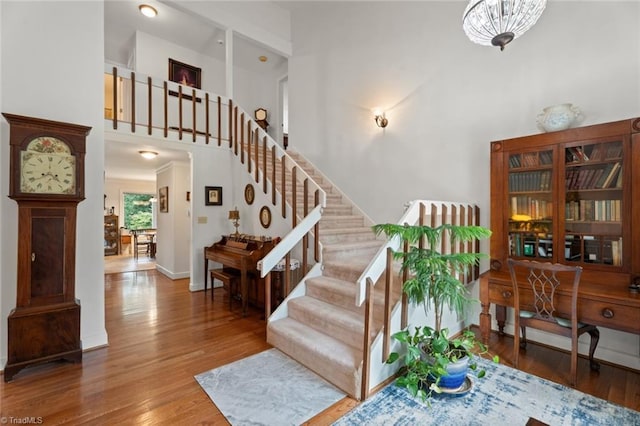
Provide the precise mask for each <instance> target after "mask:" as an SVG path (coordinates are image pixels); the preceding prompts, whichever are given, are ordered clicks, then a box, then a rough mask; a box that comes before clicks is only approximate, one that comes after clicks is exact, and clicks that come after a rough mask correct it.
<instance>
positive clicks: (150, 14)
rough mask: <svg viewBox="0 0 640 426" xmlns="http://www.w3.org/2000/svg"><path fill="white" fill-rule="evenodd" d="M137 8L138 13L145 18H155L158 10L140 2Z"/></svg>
mask: <svg viewBox="0 0 640 426" xmlns="http://www.w3.org/2000/svg"><path fill="white" fill-rule="evenodd" d="M138 9H139V10H140V13H142V14H143V15H144V16H146V17H147V18H155V17H156V15H157V14H158V11H157V10H156V9H155V8H154V7H151V6H149V5H148V4H141V5H140V6H138Z"/></svg>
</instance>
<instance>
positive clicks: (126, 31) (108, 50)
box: [104, 0, 286, 181]
mask: <svg viewBox="0 0 640 426" xmlns="http://www.w3.org/2000/svg"><path fill="white" fill-rule="evenodd" d="M142 3H145V4H149V5H151V6H153V7H154V8H156V10H157V11H158V16H156V17H155V18H153V19H149V18H146V17H145V16H143V15H142V14H141V13H140V12H139V10H138V5H139V4H142ZM136 31H142V32H145V33H147V34H149V35H152V36H154V37H157V38H161V39H163V40H167V41H170V42H172V43H174V44H177V45H179V46H183V47H185V48H188V49H190V50H193V51H196V52H198V53H201V54H203V55H207V56H210V57H213V58H215V59H218V60H220V61H224V60H225V46H224V42H225V30H224V29H222V28H219V27H216V26H215V25H214V24H213V23H212V22H210V21H206V20H204V19H202V18H201V17H198V16H193V15H190V14H187V13H183V12H181V11H179V10H177V9H173V8H171V7H170V6H169V5H167V4H165V3H161V2H159V1H156V0H144V1H143V0H140V1H120V0H108V1H105V2H104V39H105V46H104V54H105V61H107V62H112V63H117V64H122V65H123V66H124V65H126V64H127V63H128V61H129V56H130V54H131V51H132V47H133V41H134V37H135V32H136ZM233 49H234V51H233V58H234V65H235V66H238V67H242V68H245V69H248V70H252V71H256V72H258V71H264V68H265V66H268V67H271V68H277V67H279V66H280V65H281V64H282V63H283V62H286V58H284V57H282V56H281V55H278V54H276V53H275V52H273V51H271V50H269V49H267V48H266V47H264V46H261V45H260V44H259V43H257V42H253V41H251V40H248V39H245V38H243V37H240V36H237V35H235V36H234V40H233ZM263 55H264V56H267V58H268V61H267V62H266V63H263V62H260V61H259V59H258V58H259V57H260V56H263ZM149 148H150V150H152V151H156V152H158V154H159V155H158V156H157V157H156V158H155V159H154V160H145V159H144V158H142V157H141V156H140V155H139V154H138V151H139V150H141V149H144V148H141V146H140V145H133V144H131V143H128V142H117V141H113V140H109V139H107V140H105V177H106V178H110V179H126V180H146V181H155V179H156V170H157V169H158V168H159V167H161V166H162V165H164V164H166V163H168V162H170V161H180V162H188V161H189V158H188V155H187V153H186V152H185V151H178V150H171V149H166V148H164V147H163V148H162V149H158V148H153V147H149Z"/></svg>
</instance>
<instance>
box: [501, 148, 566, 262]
mask: <svg viewBox="0 0 640 426" xmlns="http://www.w3.org/2000/svg"><path fill="white" fill-rule="evenodd" d="M552 167H553V151H552V150H550V149H549V150H544V151H535V152H522V153H517V154H509V165H508V169H509V172H508V174H509V176H508V179H509V181H508V199H507V202H508V203H509V206H508V211H509V223H508V238H509V241H508V244H509V245H508V247H509V256H510V257H523V258H537V259H538V260H547V261H549V260H551V258H552V257H553V214H554V211H553V209H554V206H553V201H552V200H553V198H552V194H553V185H552V182H553V169H552Z"/></svg>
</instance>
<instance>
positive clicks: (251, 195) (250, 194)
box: [244, 183, 256, 204]
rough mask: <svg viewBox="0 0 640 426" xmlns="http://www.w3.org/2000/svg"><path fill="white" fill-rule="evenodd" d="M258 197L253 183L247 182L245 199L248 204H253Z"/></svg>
mask: <svg viewBox="0 0 640 426" xmlns="http://www.w3.org/2000/svg"><path fill="white" fill-rule="evenodd" d="M255 197H256V193H255V191H254V190H253V185H251V184H250V183H248V184H247V186H245V187H244V200H245V201H246V202H247V204H253V200H254V199H255Z"/></svg>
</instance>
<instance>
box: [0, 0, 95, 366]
mask: <svg viewBox="0 0 640 426" xmlns="http://www.w3.org/2000/svg"><path fill="white" fill-rule="evenodd" d="M0 10H1V16H0V18H1V24H0V34H1V36H0V39H1V40H2V45H1V48H0V58H1V61H0V64H1V71H0V92H1V93H2V97H1V98H0V110H1V111H3V112H9V113H14V114H21V115H28V116H33V117H41V118H46V119H50V120H56V121H65V122H71V123H76V124H81V125H86V126H91V127H92V130H91V133H90V135H89V136H88V138H87V154H86V158H85V168H86V170H85V186H86V188H85V194H86V199H85V200H84V201H83V202H81V203H80V204H79V205H78V218H77V249H76V274H75V275H76V297H77V298H78V299H80V304H81V307H82V308H81V325H80V333H81V339H82V346H83V348H84V349H87V348H91V347H95V346H100V345H104V344H106V343H107V334H106V330H105V322H104V266H103V260H102V258H103V243H102V239H103V236H102V227H103V221H102V217H103V193H104V192H103V169H104V129H103V118H102V110H103V77H102V73H103V71H102V70H103V67H104V52H103V49H104V47H103V46H104V40H103V38H104V36H103V34H104V31H103V21H104V17H103V5H102V2H99V1H96V2H55V3H50V2H0ZM54 16H55V19H52V17H54ZM34 29H37V31H34ZM61 46H64V48H61ZM78 52H82V54H78ZM52 64H55V66H52ZM44 70H46V71H44ZM0 130H1V132H2V141H3V142H2V148H1V149H2V155H1V157H0V159H1V160H2V166H1V168H0V169H1V170H2V172H1V173H0V217H1V218H2V228H3V235H2V239H1V242H0V244H1V245H2V256H1V258H0V264H1V265H2V266H0V272H1V274H2V276H1V277H0V286H1V287H0V364H2V366H4V363H5V361H6V356H7V347H6V342H7V329H6V327H7V316H8V315H9V311H10V310H11V309H13V308H14V307H15V303H16V247H17V238H18V236H17V230H16V224H17V204H16V203H15V202H14V201H12V200H10V199H8V198H7V194H8V188H9V158H8V155H7V154H8V143H7V141H8V134H9V128H8V124H7V123H6V121H4V119H3V120H1V124H0Z"/></svg>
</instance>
